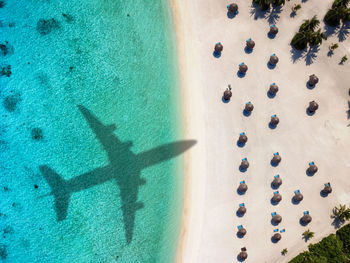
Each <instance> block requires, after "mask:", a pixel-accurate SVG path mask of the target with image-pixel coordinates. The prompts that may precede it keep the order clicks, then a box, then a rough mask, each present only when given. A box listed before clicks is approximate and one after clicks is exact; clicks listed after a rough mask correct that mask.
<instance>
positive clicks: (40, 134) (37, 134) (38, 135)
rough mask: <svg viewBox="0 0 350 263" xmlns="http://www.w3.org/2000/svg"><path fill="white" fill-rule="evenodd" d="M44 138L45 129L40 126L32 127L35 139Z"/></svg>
mask: <svg viewBox="0 0 350 263" xmlns="http://www.w3.org/2000/svg"><path fill="white" fill-rule="evenodd" d="M43 138H44V135H43V131H42V130H41V129H40V128H33V129H32V139H33V140H35V141H41V140H42V139H43Z"/></svg>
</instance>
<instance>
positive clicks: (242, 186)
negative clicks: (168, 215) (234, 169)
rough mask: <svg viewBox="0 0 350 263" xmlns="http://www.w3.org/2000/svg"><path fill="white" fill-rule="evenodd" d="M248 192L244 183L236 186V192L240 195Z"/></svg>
mask: <svg viewBox="0 0 350 263" xmlns="http://www.w3.org/2000/svg"><path fill="white" fill-rule="evenodd" d="M247 190H248V186H247V185H246V183H242V184H239V186H238V191H240V192H241V193H245V192H247Z"/></svg>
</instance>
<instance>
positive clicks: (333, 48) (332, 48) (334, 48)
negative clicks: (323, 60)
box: [328, 43, 339, 51]
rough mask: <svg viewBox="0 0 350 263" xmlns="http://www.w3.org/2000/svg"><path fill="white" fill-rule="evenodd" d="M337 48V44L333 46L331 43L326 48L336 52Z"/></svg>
mask: <svg viewBox="0 0 350 263" xmlns="http://www.w3.org/2000/svg"><path fill="white" fill-rule="evenodd" d="M338 47H339V45H338V44H337V43H335V44H333V43H332V44H331V45H330V46H329V47H328V48H329V50H331V51H334V50H336V49H337V48H338Z"/></svg>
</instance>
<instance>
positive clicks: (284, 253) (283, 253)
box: [281, 248, 288, 256]
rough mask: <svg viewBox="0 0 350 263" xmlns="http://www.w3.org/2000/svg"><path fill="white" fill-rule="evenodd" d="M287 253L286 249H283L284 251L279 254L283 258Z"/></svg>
mask: <svg viewBox="0 0 350 263" xmlns="http://www.w3.org/2000/svg"><path fill="white" fill-rule="evenodd" d="M287 253H288V249H286V248H284V249H283V250H282V252H281V254H282V255H283V256H285V255H287Z"/></svg>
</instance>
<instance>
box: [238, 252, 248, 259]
mask: <svg viewBox="0 0 350 263" xmlns="http://www.w3.org/2000/svg"><path fill="white" fill-rule="evenodd" d="M238 257H239V258H240V259H241V260H246V259H247V257H248V253H247V252H246V251H241V252H239V254H238Z"/></svg>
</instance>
